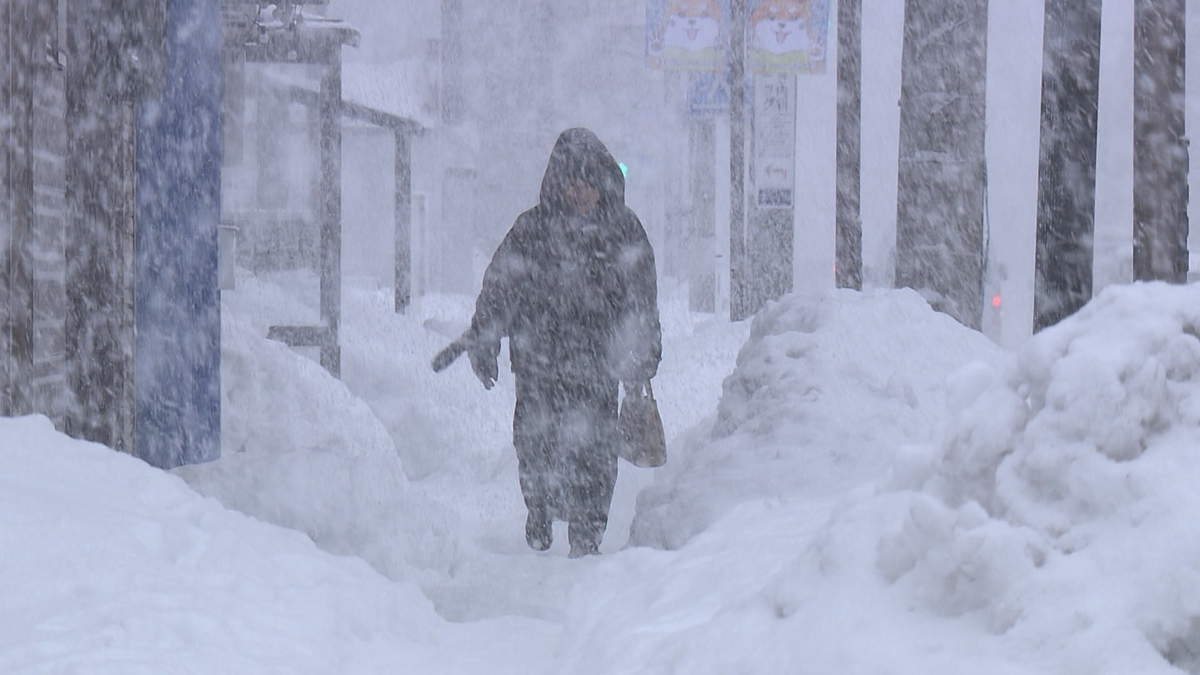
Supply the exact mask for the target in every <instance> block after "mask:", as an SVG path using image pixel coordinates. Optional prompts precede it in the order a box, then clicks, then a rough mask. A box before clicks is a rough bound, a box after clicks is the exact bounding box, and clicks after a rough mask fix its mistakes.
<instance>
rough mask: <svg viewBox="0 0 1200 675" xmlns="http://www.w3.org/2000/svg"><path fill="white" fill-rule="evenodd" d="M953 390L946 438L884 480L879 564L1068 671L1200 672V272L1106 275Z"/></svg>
mask: <svg viewBox="0 0 1200 675" xmlns="http://www.w3.org/2000/svg"><path fill="white" fill-rule="evenodd" d="M950 391H951V396H950V400H951V401H952V403H953V407H954V415H953V418H952V420H951V422H950V424H949V426H948V428H947V430H946V432H945V437H944V438H943V440H942V441H941V442H940V443H939V444H937V445H936V446H933V447H930V448H927V449H926V450H924V451H919V450H915V451H911V452H906V453H902V454H901V455H899V456H898V457H897V459H896V463H895V469H894V471H893V475H892V478H891V480H890V481H889V482H888V483H886V484H885V485H884V487H885V489H889V490H896V491H899V494H901V495H903V498H902V501H901V504H900V505H901V506H902V508H903V511H902V513H903V518H902V522H901V523H899V525H898V527H896V528H895V529H894V531H892V532H890V533H889V534H887V535H885V536H884V537H883V539H882V541H880V542H879V548H878V560H877V565H878V569H879V571H880V572H881V573H883V574H884V575H885V576H886V577H887V578H888V579H890V580H894V581H895V583H896V584H897V585H898V586H899V587H901V588H902V589H903V590H904V593H905V594H906V596H907V597H908V598H909V599H910V601H911V603H912V605H913V606H914V607H915V608H919V609H922V610H925V611H928V612H933V613H936V614H941V615H949V616H956V615H963V614H976V615H978V616H980V617H981V618H983V619H985V620H986V625H987V628H988V629H989V630H991V631H993V632H995V633H998V634H1005V635H1006V636H1007V637H1008V638H1009V639H1011V640H1012V641H1013V642H1015V643H1016V644H1017V645H1019V646H1020V647H1023V648H1042V649H1045V648H1046V647H1048V646H1049V645H1055V647H1056V650H1057V651H1058V659H1061V663H1062V664H1070V665H1071V670H1072V671H1074V672H1080V673H1100V672H1112V673H1130V672H1138V673H1149V672H1172V670H1171V668H1169V667H1168V665H1167V664H1168V662H1171V663H1174V664H1176V665H1178V666H1180V667H1183V668H1185V669H1187V670H1190V671H1191V672H1197V670H1198V668H1200V659H1197V654H1200V520H1198V519H1197V517H1196V515H1197V514H1198V513H1200V491H1197V489H1196V486H1197V485H1200V461H1198V459H1200V287H1197V286H1185V287H1179V286H1166V285H1163V284H1145V285H1143V284H1139V285H1134V286H1128V287H1113V288H1111V289H1109V290H1107V291H1106V292H1104V293H1103V294H1102V295H1101V296H1099V297H1098V298H1097V299H1095V300H1094V301H1093V302H1091V303H1090V304H1089V305H1088V306H1087V307H1085V308H1084V309H1083V311H1081V312H1079V313H1078V314H1077V315H1076V316H1074V317H1072V318H1070V319H1068V320H1066V321H1064V322H1063V323H1062V324H1060V325H1058V326H1056V327H1054V328H1051V329H1048V330H1046V331H1044V332H1042V333H1041V334H1039V335H1038V336H1036V337H1035V338H1034V339H1033V340H1032V341H1031V342H1030V343H1029V344H1028V346H1027V347H1026V348H1025V349H1024V350H1022V352H1021V353H1020V357H1019V359H1018V360H1017V361H1016V363H1015V364H1013V365H1012V366H1011V367H1008V368H1001V369H993V368H986V367H983V366H976V367H973V368H969V369H967V370H965V371H963V372H961V373H959V374H958V375H957V376H956V378H955V379H954V381H953V382H952V383H951V388H950ZM882 499H883V501H884V502H885V503H887V504H888V505H889V508H895V506H897V504H896V503H895V500H894V499H891V496H888V495H885V496H883V497H882ZM838 527H839V523H838V521H836V520H835V521H834V522H833V523H832V524H831V525H830V529H831V531H832V530H836V529H837V528H838ZM1160 655H1161V656H1160ZM1164 657H1165V658H1164ZM1060 672H1062V671H1060Z"/></svg>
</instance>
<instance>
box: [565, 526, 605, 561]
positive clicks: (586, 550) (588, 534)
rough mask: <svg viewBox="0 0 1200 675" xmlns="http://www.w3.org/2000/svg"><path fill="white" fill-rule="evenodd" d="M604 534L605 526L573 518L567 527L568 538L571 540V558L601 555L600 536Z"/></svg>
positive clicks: (568, 555) (569, 555)
mask: <svg viewBox="0 0 1200 675" xmlns="http://www.w3.org/2000/svg"><path fill="white" fill-rule="evenodd" d="M602 536H604V530H603V526H602V525H601V526H599V527H597V524H596V523H585V522H582V521H577V520H572V521H571V525H570V527H569V528H568V529H567V540H568V541H570V542H571V552H570V553H569V554H567V557H570V558H582V557H583V556H585V555H600V537H602Z"/></svg>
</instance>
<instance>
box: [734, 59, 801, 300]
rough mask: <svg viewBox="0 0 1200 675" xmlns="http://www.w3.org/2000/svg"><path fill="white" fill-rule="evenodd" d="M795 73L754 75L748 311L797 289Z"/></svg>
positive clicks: (747, 223) (751, 122) (748, 233)
mask: <svg viewBox="0 0 1200 675" xmlns="http://www.w3.org/2000/svg"><path fill="white" fill-rule="evenodd" d="M796 88H797V87H796V76H795V75H793V74H789V73H781V74H766V73H758V74H754V75H753V76H752V84H751V87H750V89H751V91H753V92H754V98H753V105H752V106H751V107H750V113H749V117H750V133H749V136H750V147H751V152H750V153H749V158H750V159H749V164H750V169H749V171H747V176H748V177H749V180H750V184H749V188H748V189H747V190H746V192H747V193H749V195H750V198H749V199H748V200H747V208H746V212H747V217H746V249H747V256H746V257H747V263H748V266H749V269H750V274H749V275H748V277H749V278H747V279H746V290H745V294H744V297H745V301H746V304H745V311H746V314H747V316H748V315H750V314H754V313H755V312H757V311H758V310H759V309H761V308H762V307H763V305H765V304H766V303H767V302H768V301H770V300H778V299H779V298H781V297H783V295H785V294H787V293H790V292H791V290H792V282H793V279H792V275H793V267H794V266H795V262H794V259H793V258H794V253H795V248H796V246H795V238H796V215H795V188H796V182H795V174H796Z"/></svg>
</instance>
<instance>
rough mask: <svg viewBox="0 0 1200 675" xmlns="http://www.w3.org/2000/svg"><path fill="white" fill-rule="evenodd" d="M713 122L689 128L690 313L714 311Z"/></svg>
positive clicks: (698, 121)
mask: <svg viewBox="0 0 1200 675" xmlns="http://www.w3.org/2000/svg"><path fill="white" fill-rule="evenodd" d="M716 126H717V125H716V122H715V121H714V120H713V119H712V118H711V117H708V118H704V119H693V120H691V122H690V124H689V125H688V140H689V143H688V148H689V150H690V152H691V158H690V160H691V161H690V162H689V164H690V165H691V181H690V183H691V184H690V186H689V187H690V192H691V202H692V210H691V217H690V218H689V220H690V226H689V228H688V229H689V231H688V236H687V241H688V246H687V250H686V259H687V260H688V261H689V262H688V267H687V273H688V296H689V298H688V306H689V307H690V308H691V310H692V311H693V312H714V311H717V310H716V307H715V305H714V302H715V300H716V288H715V283H716V274H717V272H716V268H715V262H716V261H715V260H714V258H713V254H714V253H716V251H715V249H714V238H715V237H716V229H717V228H716V212H715V209H716V203H715V192H716V187H717V177H716V171H715V169H716V155H717V149H716Z"/></svg>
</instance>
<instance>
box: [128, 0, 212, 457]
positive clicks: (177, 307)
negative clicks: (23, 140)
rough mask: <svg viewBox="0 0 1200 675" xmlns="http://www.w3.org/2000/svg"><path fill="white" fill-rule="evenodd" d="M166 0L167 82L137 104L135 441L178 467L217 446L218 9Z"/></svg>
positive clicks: (207, 1) (208, 0) (189, 0)
mask: <svg viewBox="0 0 1200 675" xmlns="http://www.w3.org/2000/svg"><path fill="white" fill-rule="evenodd" d="M165 1H166V4H167V29H166V56H165V65H164V69H163V80H162V87H161V89H160V90H159V91H157V92H155V93H154V94H153V95H151V96H148V97H146V98H143V99H141V100H139V101H138V106H137V139H136V153H137V155H136V180H137V182H136V188H135V189H136V202H137V207H136V213H135V219H134V220H135V223H136V230H135V242H136V243H135V248H136V261H137V262H136V278H135V286H136V291H135V303H136V304H135V309H134V313H135V323H136V326H137V341H136V349H135V353H134V382H135V384H134V397H135V415H134V438H135V448H136V453H137V454H138V456H140V457H142V458H143V459H145V460H146V461H147V462H149V463H150V464H153V465H155V466H158V467H161V468H173V467H176V466H180V465H183V464H194V463H198V462H207V461H211V460H214V459H216V458H217V457H219V456H220V453H221V434H220V430H221V368H220V358H221V306H220V295H219V293H218V291H217V230H218V225H219V223H220V218H221V124H220V122H221V111H220V98H221V10H220V3H218V2H214V1H213V0H165Z"/></svg>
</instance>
